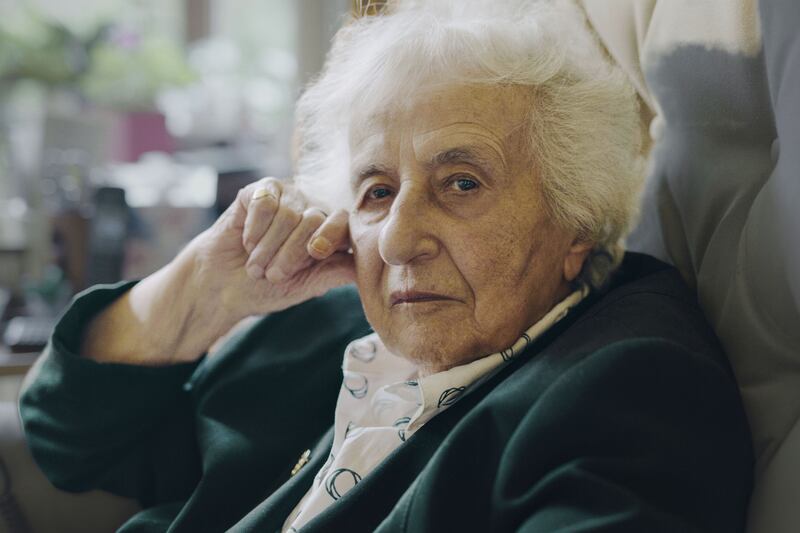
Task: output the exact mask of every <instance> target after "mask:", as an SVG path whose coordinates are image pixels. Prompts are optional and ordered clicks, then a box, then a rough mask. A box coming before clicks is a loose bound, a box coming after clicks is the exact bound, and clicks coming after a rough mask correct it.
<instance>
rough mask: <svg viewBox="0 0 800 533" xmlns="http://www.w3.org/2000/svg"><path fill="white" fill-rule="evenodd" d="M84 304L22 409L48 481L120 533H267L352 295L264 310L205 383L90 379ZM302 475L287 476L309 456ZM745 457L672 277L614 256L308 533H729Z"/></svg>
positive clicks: (361, 331)
mask: <svg viewBox="0 0 800 533" xmlns="http://www.w3.org/2000/svg"><path fill="white" fill-rule="evenodd" d="M129 286H130V284H124V285H118V286H112V287H105V288H96V289H94V290H91V291H89V292H87V293H85V294H83V295H82V296H80V297H79V298H78V299H77V300H76V301H75V302H74V304H73V305H72V307H71V308H70V309H69V310H68V312H67V313H66V314H65V316H64V317H63V318H62V320H61V322H60V324H59V325H58V327H57V328H56V331H55V334H54V336H53V339H52V342H51V344H50V347H49V349H48V350H47V354H46V356H45V357H44V359H43V360H42V362H41V365H40V368H39V374H38V377H37V378H36V379H35V380H34V381H33V382H32V383H31V385H30V386H29V387H28V388H27V389H26V391H25V392H24V394H23V396H22V398H21V404H20V411H21V414H22V418H23V423H24V427H25V431H26V433H27V436H28V441H29V443H30V447H31V450H32V452H33V454H34V457H35V458H36V460H37V461H38V463H39V464H40V466H41V467H42V469H43V470H44V471H45V473H46V474H47V475H48V476H49V477H50V479H51V480H52V481H53V483H54V484H55V485H56V486H58V487H61V488H64V489H66V490H71V491H82V490H87V489H91V488H103V489H105V490H109V491H111V492H114V493H117V494H122V495H126V496H133V497H136V498H138V499H139V501H140V502H141V503H142V505H143V506H144V507H145V508H146V509H145V510H144V511H142V512H141V513H139V514H137V515H136V516H134V517H133V518H132V519H131V520H130V521H129V522H128V523H127V524H126V525H125V526H124V527H123V528H122V529H123V530H124V531H165V530H169V531H186V532H203V531H224V530H227V529H229V528H231V529H233V530H235V531H265V532H273V531H278V530H279V529H280V528H281V526H282V524H283V522H284V520H285V519H286V517H287V515H288V514H289V512H290V511H291V510H292V509H293V507H294V506H295V505H296V504H297V503H298V501H299V500H300V498H301V497H302V496H303V494H304V493H305V492H306V491H307V490H308V488H309V486H310V484H311V482H312V479H313V477H314V475H315V474H316V472H317V470H318V469H319V468H320V467H321V466H322V464H323V463H324V461H325V459H326V458H327V455H328V450H329V449H330V446H331V438H332V432H331V431H330V430H331V427H332V423H333V413H334V407H335V403H336V398H337V394H338V390H339V387H340V384H341V378H342V376H341V370H340V365H341V359H342V353H343V350H344V348H345V346H346V344H347V343H348V341H350V340H351V339H353V338H357V337H360V336H363V335H365V334H366V333H368V331H369V327H368V325H367V324H366V322H365V320H364V317H363V315H362V311H361V306H360V303H359V300H358V297H357V294H356V292H355V291H354V290H352V289H351V288H344V289H339V290H335V291H332V292H331V293H329V294H328V295H327V296H325V297H323V298H319V299H316V300H313V301H309V302H306V303H304V304H302V305H299V306H297V307H294V308H292V309H289V310H287V311H284V312H281V313H276V314H274V315H271V316H269V317H266V318H264V319H263V320H261V321H260V322H259V323H258V324H257V325H255V326H254V327H253V328H252V329H250V330H249V331H247V332H246V333H244V334H242V335H240V336H239V337H238V338H237V339H235V340H234V341H232V342H230V343H229V344H228V345H227V346H226V347H225V348H224V350H223V351H222V352H221V353H218V354H217V355H215V356H213V357H210V358H206V359H204V360H202V361H201V362H200V363H199V364H187V365H180V366H174V367H162V368H145V367H137V366H127V365H119V364H98V363H95V362H93V361H89V360H86V359H82V358H80V357H79V356H78V355H77V353H76V347H77V346H79V339H80V336H81V332H82V329H83V327H84V326H85V324H86V323H87V321H88V320H89V319H90V318H91V317H92V316H93V315H94V314H95V313H97V312H98V311H99V310H100V309H102V308H103V307H104V306H105V305H107V304H108V303H109V302H111V301H112V300H113V299H114V298H116V297H118V296H119V295H120V294H121V293H122V292H123V291H125V290H126V289H127V288H128V287H129ZM309 448H310V449H311V450H312V453H311V460H310V463H309V464H308V465H306V466H305V468H303V469H302V470H300V473H299V474H297V475H296V476H294V477H290V470H291V469H292V467H293V466H294V464H295V463H296V461H297V459H298V457H299V456H300V455H301V453H302V452H303V451H305V450H306V449H309ZM752 463H753V456H752V450H751V447H750V439H749V432H748V427H747V423H746V420H745V417H744V413H743V410H742V406H741V401H740V398H739V395H738V391H737V388H736V385H735V382H734V379H733V377H732V375H731V372H730V370H729V368H728V365H727V362H726V360H725V358H724V356H723V355H722V353H721V352H720V350H719V347H718V345H717V341H716V339H715V337H714V335H713V334H712V333H711V331H710V329H709V328H708V326H707V324H706V322H705V320H704V319H703V317H702V315H701V313H700V312H699V310H698V308H697V306H696V304H695V302H694V300H693V297H692V295H691V294H690V293H689V291H688V289H687V288H686V287H685V286H684V285H683V283H682V282H681V281H680V280H679V277H678V276H677V274H676V272H675V271H674V270H673V269H671V268H667V267H666V266H665V265H663V264H662V263H659V262H657V261H655V260H653V259H650V258H648V257H646V256H641V255H635V254H628V256H627V257H626V260H625V263H624V264H623V267H622V270H621V271H620V273H619V274H618V275H617V276H616V277H615V280H614V282H613V284H612V288H611V289H610V290H608V291H606V292H604V293H603V294H595V295H592V296H590V297H589V298H588V299H587V300H585V301H584V302H583V303H582V304H581V305H579V306H578V307H577V308H575V309H574V310H573V311H572V312H571V313H570V314H569V315H568V316H567V317H566V318H565V319H564V320H562V321H561V322H559V323H558V324H557V325H556V326H555V327H554V328H553V329H552V330H550V331H549V332H547V333H546V334H545V335H544V336H543V337H541V338H540V339H539V340H537V341H536V342H535V343H534V344H532V345H531V346H530V347H529V349H528V350H526V351H525V352H523V353H522V354H520V355H519V356H518V357H517V358H515V359H514V360H512V362H511V363H510V364H509V365H508V366H507V367H505V368H504V369H503V370H501V371H500V372H499V373H498V374H496V375H495V376H493V377H492V378H491V379H489V380H488V381H486V382H485V383H483V384H481V385H479V386H478V387H476V388H475V390H472V391H470V392H469V393H467V394H465V395H464V396H463V397H462V398H461V399H460V400H459V401H458V402H457V403H456V404H454V405H453V406H452V407H450V408H449V409H448V410H447V411H445V412H444V413H442V414H441V415H439V416H437V417H435V418H434V419H432V420H431V421H430V422H428V423H427V424H426V425H425V426H424V427H423V428H422V429H421V430H419V431H418V432H417V433H415V434H414V435H413V436H412V437H411V438H409V439H408V441H407V442H405V443H404V444H403V445H402V446H401V447H400V448H398V449H397V450H396V451H395V452H394V453H392V454H391V455H390V456H389V457H388V458H387V459H386V460H385V461H384V462H383V463H381V464H380V465H379V466H378V468H376V470H374V471H373V472H371V473H370V474H369V475H367V476H365V477H364V479H363V480H362V481H361V482H360V483H359V484H358V485H357V486H356V487H354V488H353V489H352V490H351V491H350V492H348V493H347V494H346V495H345V496H344V497H342V498H341V499H340V500H339V501H337V502H336V503H334V504H333V505H331V506H330V507H329V508H328V509H327V510H325V511H324V512H323V513H322V514H321V515H319V516H318V517H317V518H315V519H314V520H313V521H312V522H310V523H309V524H308V525H307V527H305V528H304V529H303V531H333V532H347V533H353V532H360V531H372V530H376V529H377V530H379V531H411V532H425V531H448V532H449V531H529V532H542V533H545V532H547V533H550V532H556V531H558V532H567V531H570V532H577V531H609V532H611V531H613V532H636V533H642V532H644V533H655V532H690V531H713V532H719V533H735V532H738V531H741V530H742V529H743V524H744V516H745V510H746V506H747V501H748V497H749V494H750V490H751V486H752V473H751V470H752Z"/></svg>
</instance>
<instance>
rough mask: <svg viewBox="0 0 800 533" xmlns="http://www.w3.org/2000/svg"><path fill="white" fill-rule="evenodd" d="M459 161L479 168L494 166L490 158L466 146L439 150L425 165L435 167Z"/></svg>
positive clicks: (491, 167) (492, 167)
mask: <svg viewBox="0 0 800 533" xmlns="http://www.w3.org/2000/svg"><path fill="white" fill-rule="evenodd" d="M459 163H461V164H467V165H472V166H475V167H479V168H486V169H489V170H491V169H494V167H495V166H496V165H495V164H493V162H492V161H491V159H490V158H487V157H485V156H484V155H482V154H480V153H479V152H477V151H476V150H475V149H474V148H472V147H468V146H461V147H458V148H451V149H449V150H445V151H443V152H439V153H438V154H436V155H434V156H433V157H432V158H431V160H430V162H429V163H428V164H427V166H428V167H435V166H441V165H453V164H459Z"/></svg>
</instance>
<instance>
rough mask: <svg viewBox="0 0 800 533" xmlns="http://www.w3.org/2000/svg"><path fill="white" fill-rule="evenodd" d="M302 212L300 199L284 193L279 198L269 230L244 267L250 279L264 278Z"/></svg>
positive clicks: (298, 221)
mask: <svg viewBox="0 0 800 533" xmlns="http://www.w3.org/2000/svg"><path fill="white" fill-rule="evenodd" d="M256 201H258V200H256ZM304 210H305V205H304V202H303V201H302V200H301V199H300V198H298V197H297V196H294V195H292V194H287V191H284V193H283V194H282V196H281V203H280V206H279V207H278V210H277V212H276V213H275V216H273V217H272V222H271V223H270V225H269V228H268V229H267V231H266V233H265V234H264V236H263V237H261V240H260V241H259V242H258V244H256V246H255V248H253V250H252V251H251V252H250V258H249V259H248V260H247V264H246V265H245V266H246V268H247V274H248V275H249V276H250V277H251V278H252V279H261V278H263V277H264V269H265V268H266V266H267V265H268V264H270V262H271V261H272V259H273V258H274V257H275V254H276V253H277V252H278V250H279V249H280V248H281V246H283V243H284V242H285V241H286V239H287V238H288V237H289V235H291V234H292V232H293V231H294V229H295V228H296V227H297V226H298V225H299V224H300V222H301V220H302V219H303V211H304Z"/></svg>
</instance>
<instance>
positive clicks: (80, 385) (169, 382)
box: [19, 282, 200, 506]
mask: <svg viewBox="0 0 800 533" xmlns="http://www.w3.org/2000/svg"><path fill="white" fill-rule="evenodd" d="M132 285H133V283H130V282H129V283H120V284H116V285H107V286H98V287H96V288H93V289H90V290H88V291H86V292H84V293H82V294H80V295H79V296H77V297H76V299H75V301H74V302H73V303H72V305H71V306H70V308H69V309H68V310H67V311H66V313H65V314H64V315H63V316H62V318H61V319H60V321H59V322H58V324H57V326H56V328H55V330H54V332H53V335H52V337H51V339H50V342H49V344H48V346H47V347H46V348H45V351H44V352H43V354H42V355H41V357H40V358H39V360H38V361H37V363H36V365H35V366H34V368H33V369H32V371H31V374H29V377H28V378H27V379H26V384H25V386H24V387H23V391H22V394H21V396H20V402H19V406H20V417H21V419H22V424H23V428H24V430H25V434H26V438H27V441H28V445H29V448H30V450H31V453H32V455H33V457H34V459H35V460H36V462H37V463H38V465H39V467H40V468H41V469H42V470H43V472H44V473H45V475H46V476H47V477H48V478H49V479H50V481H51V482H52V483H53V484H54V485H55V486H56V487H58V488H60V489H63V490H67V491H71V492H80V491H85V490H89V489H95V488H99V489H103V490H106V491H109V492H113V493H115V494H118V495H121V496H126V497H134V498H137V499H138V500H139V502H140V503H141V504H142V505H143V506H150V505H154V504H158V503H162V502H169V501H175V500H177V499H183V498H185V497H187V496H188V494H189V493H190V492H191V490H192V488H193V487H194V486H195V484H196V483H197V480H198V479H199V476H200V458H199V453H198V450H197V444H196V438H195V434H194V429H193V407H192V404H191V400H190V397H189V394H188V392H187V391H185V390H184V387H183V385H184V383H185V382H186V381H187V379H188V378H189V377H190V376H191V375H192V373H193V371H194V370H195V368H196V367H197V365H198V364H200V361H198V362H194V363H188V364H176V365H173V366H162V367H144V366H139V365H126V364H117V363H99V362H96V361H93V360H90V359H86V358H83V357H81V356H80V355H79V354H78V349H79V346H80V339H81V337H82V333H83V331H84V329H85V327H86V325H87V324H88V322H89V321H90V320H91V319H92V317H93V316H95V315H96V314H97V313H98V312H99V311H100V310H102V309H103V308H104V307H106V306H107V305H108V304H110V303H111V302H112V301H114V300H115V299H116V298H118V297H119V296H121V295H122V294H123V293H124V292H125V291H127V290H128V289H129V288H130V287H131V286H132Z"/></svg>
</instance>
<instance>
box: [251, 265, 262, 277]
mask: <svg viewBox="0 0 800 533" xmlns="http://www.w3.org/2000/svg"><path fill="white" fill-rule="evenodd" d="M247 275H248V276H250V277H251V278H252V279H254V280H259V279H261V278H262V277H264V267H260V266H258V265H250V266H249V267H247Z"/></svg>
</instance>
